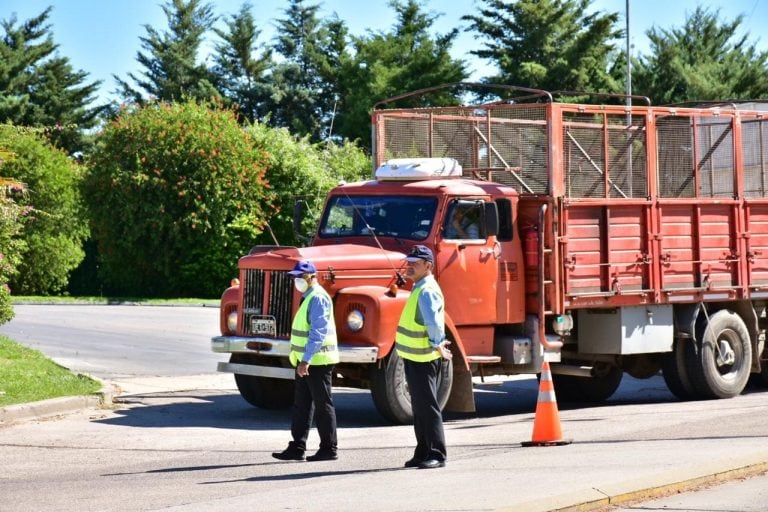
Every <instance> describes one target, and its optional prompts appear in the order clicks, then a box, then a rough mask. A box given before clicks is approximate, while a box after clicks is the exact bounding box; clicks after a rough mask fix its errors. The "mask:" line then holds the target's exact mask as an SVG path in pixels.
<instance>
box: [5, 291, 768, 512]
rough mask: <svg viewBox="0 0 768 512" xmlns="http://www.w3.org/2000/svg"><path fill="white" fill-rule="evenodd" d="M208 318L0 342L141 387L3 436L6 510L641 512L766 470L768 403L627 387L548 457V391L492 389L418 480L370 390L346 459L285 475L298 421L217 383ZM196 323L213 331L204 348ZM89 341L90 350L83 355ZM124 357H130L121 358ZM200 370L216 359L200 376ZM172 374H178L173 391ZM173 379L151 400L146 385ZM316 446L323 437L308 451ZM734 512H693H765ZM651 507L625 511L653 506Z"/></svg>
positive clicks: (350, 409) (349, 430) (41, 332)
mask: <svg viewBox="0 0 768 512" xmlns="http://www.w3.org/2000/svg"><path fill="white" fill-rule="evenodd" d="M48 308H53V309H48ZM71 308H87V309H71ZM112 308H115V309H112ZM184 309H188V310H187V311H182V310H184ZM22 310H23V311H22ZM157 310H175V311H176V312H175V313H174V312H173V311H157ZM210 311H214V312H215V310H208V311H206V309H205V308H182V309H181V310H177V309H176V308H141V307H132V306H68V307H62V306H53V307H50V306H20V307H19V308H18V309H17V313H18V314H19V316H18V318H17V320H14V321H12V322H11V323H10V324H6V325H5V326H3V327H2V328H0V332H2V333H4V334H6V335H9V336H11V337H12V338H15V339H17V340H19V341H21V342H22V343H25V344H27V345H30V346H35V348H40V349H41V350H43V352H45V353H46V354H47V355H49V356H53V357H54V358H55V359H58V360H59V361H62V360H68V361H76V360H82V363H83V365H84V366H83V367H88V366H90V367H93V368H96V369H97V371H98V372H100V373H101V372H103V373H101V376H102V378H104V377H106V376H113V377H114V378H116V379H117V380H118V381H125V382H128V383H129V384H130V385H131V387H130V388H129V389H128V392H127V393H126V394H124V395H123V396H122V397H120V400H121V403H118V404H116V405H115V407H114V408H112V409H89V410H84V411H81V412H80V413H77V414H71V415H67V416H65V417H61V418H57V419H55V420H43V421H28V422H23V423H19V424H14V425H10V426H3V427H0V467H2V468H3V471H2V472H0V496H2V500H1V501H0V510H2V511H3V512H15V511H27V510H61V511H68V510H72V511H75V510H77V511H80V510H125V511H134V510H135V511H139V510H141V511H143V510H182V511H187V512H189V511H197V510H199V511H206V512H207V511H211V510H238V509H248V510H260V511H261V510H267V511H272V510H274V511H286V510H294V511H295V510H307V511H321V512H322V511H346V510H349V511H355V512H358V511H359V510H360V509H367V510H373V511H376V510H382V511H385V510H386V511H387V512H391V511H411V510H426V511H464V510H467V511H469V510H471V511H484V510H514V511H517V512H519V511H549V510H563V509H565V507H569V506H573V505H576V504H579V505H584V504H588V505H589V506H591V507H592V508H593V509H597V508H598V507H600V506H606V505H607V504H608V500H609V499H619V498H624V499H627V498H635V499H637V498H640V497H641V496H642V492H638V491H643V490H651V489H666V490H667V491H668V492H672V491H674V489H676V488H677V487H675V486H676V485H678V484H679V483H680V482H691V481H699V480H697V479H704V480H702V481H706V479H707V478H709V477H710V475H715V474H720V475H724V476H725V477H728V478H733V476H734V475H736V474H738V473H734V472H733V470H736V469H739V468H746V470H747V471H748V470H749V468H752V469H753V471H756V470H759V469H760V468H764V467H768V466H767V465H768V425H766V422H765V417H766V415H767V414H768V401H766V399H765V398H766V396H768V395H766V392H765V391H754V390H749V391H748V392H747V393H745V394H744V395H742V396H739V397H736V398H734V399H731V400H720V401H697V402H678V401H677V400H675V399H674V397H673V396H672V395H671V394H670V393H669V392H668V391H667V390H666V388H665V386H664V383H663V380H662V379H661V378H660V377H654V378H652V379H648V380H643V381H639V380H635V379H631V378H626V379H625V381H624V382H623V383H622V386H621V387H620V389H619V391H618V392H617V393H616V395H614V397H612V399H611V400H610V401H609V403H608V404H606V405H604V406H599V407H566V406H564V405H562V404H561V406H560V419H561V423H562V429H563V434H564V436H565V437H568V438H572V439H573V443H572V444H569V445H566V446H558V447H534V448H524V447H522V445H521V442H522V441H526V440H529V439H530V436H531V429H532V425H533V417H534V416H533V411H534V409H535V402H536V396H537V383H536V380H535V379H533V378H518V379H512V380H508V381H504V382H488V383H485V384H479V385H478V389H477V392H476V398H477V403H478V414H477V415H474V416H472V417H449V418H448V419H447V422H446V437H447V440H448V447H449V462H448V466H447V467H446V468H444V469H440V470H433V471H420V470H405V469H403V468H402V463H403V462H404V461H405V460H406V459H408V458H409V457H410V455H411V453H412V450H413V444H414V440H413V433H412V429H411V427H409V426H392V425H388V424H386V423H385V422H384V421H383V420H382V419H381V417H380V416H379V415H378V414H377V413H376V411H375V409H374V408H373V405H372V404H371V400H370V395H369V394H368V393H367V392H365V391H359V390H352V389H343V388H342V389H338V390H337V391H336V393H335V396H336V402H337V411H338V419H339V444H340V459H339V460H338V461H335V462H320V463H306V462H304V463H282V462H278V461H274V460H273V459H272V458H271V457H270V455H269V454H270V452H272V451H279V450H281V449H283V448H284V447H285V445H286V443H287V441H288V425H289V423H290V414H289V412H288V411H264V410H259V409H254V408H251V407H250V406H248V405H247V404H245V402H244V401H243V400H242V399H241V398H240V396H239V395H238V394H237V392H236V391H235V390H233V389H232V386H231V380H229V379H226V380H223V379H222V378H227V377H228V376H221V375H213V374H211V373H206V371H209V372H210V371H212V370H213V368H215V362H216V359H217V358H218V357H219V356H216V355H215V354H211V353H209V352H208V350H209V348H208V338H209V337H210V335H211V333H212V332H215V323H214V325H213V327H211V326H210V322H208V321H205V320H203V319H202V317H203V316H204V315H208V314H209V313H210ZM211 316H212V317H215V314H214V315H211ZM43 318H44V319H45V320H43ZM28 321H29V322H30V323H27V322H28ZM198 321H200V322H201V326H202V327H199V328H200V329H201V330H202V331H203V332H194V329H195V328H194V327H193V325H195V322H198ZM214 322H215V321H214ZM14 323H15V326H14ZM57 326H58V328H57ZM13 329H17V330H18V331H17V332H19V333H20V334H23V336H25V337H26V341H25V340H24V339H19V336H17V335H16V334H13V332H9V330H13ZM176 330H178V332H175V331H176ZM156 336H157V337H156ZM81 337H89V338H90V341H88V342H84V343H83V345H77V344H76V341H75V340H77V339H78V338H81ZM48 347H50V348H48ZM145 349H146V351H147V352H148V355H141V354H142V353H143V352H144V351H145ZM48 350H52V351H53V352H55V353H49V352H48ZM113 351H114V352H115V353H117V354H121V357H116V358H115V359H114V360H110V357H111V356H110V354H111V353H112V352H113ZM195 354H197V355H195ZM91 355H93V357H96V360H95V362H93V361H90V360H89V358H90V357H91ZM187 356H189V357H191V358H193V359H194V358H195V357H200V358H201V359H205V361H197V362H196V363H195V364H193V363H192V362H191V361H190V362H189V363H188V364H187V363H185V362H184V361H185V358H186V357H187ZM134 359H141V360H142V363H141V364H138V363H136V362H135V361H134ZM169 362H177V363H179V365H181V366H182V367H183V368H182V369H179V368H178V366H179V365H176V364H171V363H169ZM167 367H170V368H173V369H174V370H172V371H176V372H178V373H175V374H170V375H169V376H161V377H158V376H159V375H163V372H164V371H168V370H165V369H164V368H167ZM207 369H210V370H207ZM97 376H98V374H97ZM158 380H159V381H162V382H161V383H160V384H159V385H157V386H156V388H153V389H152V390H151V391H148V390H149V389H150V387H149V386H145V387H144V388H142V386H141V385H140V384H142V383H144V384H146V383H149V382H153V383H157V382H158ZM221 383H225V384H224V385H221ZM317 442H318V439H317V435H316V433H315V432H313V433H312V434H311V435H310V439H309V444H310V446H312V447H314V446H316V444H317ZM747 482H750V480H747ZM745 485H746V484H745ZM649 492H650V491H649ZM731 492H736V493H740V492H742V491H741V490H736V491H731ZM743 492H745V493H749V492H752V491H751V490H750V489H746V490H744V491H743ZM695 496H698V494H696V495H695ZM711 503H713V504H714V503H715V501H712V502H711ZM731 505H732V506H730V507H727V508H726V507H722V508H712V507H710V508H703V509H700V508H678V510H718V511H719V510H729V511H731V510H753V509H749V508H744V509H741V508H738V506H739V505H738V504H737V502H736V501H735V500H734V501H732V502H731ZM644 506H645V505H642V504H635V505H632V506H631V507H630V508H625V509H626V510H653V508H648V507H651V506H655V505H648V506H647V507H646V508H642V507H644ZM687 506H688V505H681V507H687ZM713 506H714V505H713ZM745 506H746V505H745ZM636 507H641V508H636ZM660 507H661V506H659V508H660ZM584 509H585V508H582V510H584ZM614 510H623V509H614ZM668 510H675V509H674V508H669V509H668ZM757 510H759V509H757Z"/></svg>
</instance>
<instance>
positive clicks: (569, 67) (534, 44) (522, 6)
mask: <svg viewBox="0 0 768 512" xmlns="http://www.w3.org/2000/svg"><path fill="white" fill-rule="evenodd" d="M592 2H593V0H517V1H513V2H508V1H503V0H480V3H481V4H483V5H484V6H483V7H482V8H481V9H480V11H479V14H476V15H468V16H464V17H463V18H462V19H464V20H467V21H469V22H470V25H469V30H471V31H473V32H476V33H477V35H478V38H479V41H481V42H482V44H483V48H482V49H480V50H476V51H473V52H472V53H473V54H474V55H477V56H478V57H481V58H484V59H488V60H489V61H491V63H493V64H495V65H496V67H497V68H498V70H499V73H498V75H496V76H493V77H488V78H487V79H486V80H487V81H488V82H490V83H498V84H507V85H517V86H522V87H531V88H536V89H544V90H550V91H556V90H570V91H590V92H613V93H621V92H623V91H622V90H621V84H620V83H618V82H617V81H616V80H615V79H614V78H613V77H612V76H611V74H610V73H609V68H610V65H611V62H612V61H613V60H614V58H615V54H616V53H617V50H616V41H617V39H618V38H619V37H620V36H621V31H620V30H617V28H616V27H617V22H618V16H619V15H618V14H617V13H609V14H602V13H600V12H595V13H591V14H590V13H589V12H588V8H589V6H590V5H591V4H592Z"/></svg>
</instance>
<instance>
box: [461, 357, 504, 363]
mask: <svg viewBox="0 0 768 512" xmlns="http://www.w3.org/2000/svg"><path fill="white" fill-rule="evenodd" d="M467 362H468V363H477V364H492V363H500V362H501V356H467Z"/></svg>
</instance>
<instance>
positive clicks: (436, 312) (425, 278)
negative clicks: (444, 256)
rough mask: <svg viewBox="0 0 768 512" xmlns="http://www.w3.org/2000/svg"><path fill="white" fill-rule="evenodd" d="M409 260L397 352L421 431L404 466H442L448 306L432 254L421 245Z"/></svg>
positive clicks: (415, 422) (415, 427) (416, 425)
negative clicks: (409, 283)
mask: <svg viewBox="0 0 768 512" xmlns="http://www.w3.org/2000/svg"><path fill="white" fill-rule="evenodd" d="M405 260H406V264H407V267H406V275H407V276H408V277H409V278H410V279H412V280H413V282H414V286H413V290H412V291H411V295H410V297H408V301H407V302H406V303H405V308H404V309H403V312H402V314H401V315H400V323H399V324H398V326H397V334H396V336H395V350H396V351H397V354H398V355H399V356H400V357H401V358H403V363H404V366H405V379H406V382H407V383H408V390H409V392H410V394H411V408H412V409H413V430H414V432H415V433H416V449H415V450H414V453H413V457H412V458H411V459H409V460H408V461H407V462H406V463H405V467H407V468H420V469H433V468H441V467H443V466H445V461H446V457H447V451H446V448H445V433H444V431H443V417H442V413H441V411H440V404H439V403H438V400H437V382H438V378H439V375H440V370H441V368H442V364H443V363H442V360H443V359H446V360H450V359H451V357H452V354H451V351H450V350H448V345H449V344H450V341H448V340H446V339H445V303H444V301H443V293H442V292H441V291H440V286H439V285H438V284H437V281H435V278H434V277H433V276H432V268H433V267H434V265H435V259H434V256H433V255H432V251H431V250H430V249H429V248H428V247H426V246H424V245H416V246H414V247H413V249H412V250H411V252H410V253H409V254H408V256H407V257H406V258H405Z"/></svg>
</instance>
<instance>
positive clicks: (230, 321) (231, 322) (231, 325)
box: [227, 311, 237, 332]
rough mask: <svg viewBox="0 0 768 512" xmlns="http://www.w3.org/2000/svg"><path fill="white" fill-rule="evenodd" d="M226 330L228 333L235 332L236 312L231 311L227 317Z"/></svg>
mask: <svg viewBox="0 0 768 512" xmlns="http://www.w3.org/2000/svg"><path fill="white" fill-rule="evenodd" d="M227 329H229V332H235V330H237V311H232V312H231V313H230V314H228V315H227Z"/></svg>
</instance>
